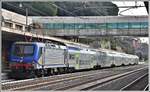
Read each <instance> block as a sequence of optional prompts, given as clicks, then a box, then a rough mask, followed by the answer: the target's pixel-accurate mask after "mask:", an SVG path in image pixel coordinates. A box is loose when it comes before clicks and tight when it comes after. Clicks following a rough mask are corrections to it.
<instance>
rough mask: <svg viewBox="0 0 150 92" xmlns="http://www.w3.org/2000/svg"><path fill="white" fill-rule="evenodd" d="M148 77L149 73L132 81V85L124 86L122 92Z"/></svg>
mask: <svg viewBox="0 0 150 92" xmlns="http://www.w3.org/2000/svg"><path fill="white" fill-rule="evenodd" d="M147 75H148V73H146V74H144V75H143V76H141V77H139V78H137V79H136V80H134V81H132V82H131V83H129V84H128V85H126V86H124V87H123V88H121V89H120V90H121V91H122V90H125V89H128V87H130V86H133V85H134V84H135V83H136V82H138V81H140V80H141V79H143V78H144V77H146V76H147Z"/></svg>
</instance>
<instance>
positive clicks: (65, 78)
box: [2, 66, 142, 90]
mask: <svg viewBox="0 0 150 92" xmlns="http://www.w3.org/2000/svg"><path fill="white" fill-rule="evenodd" d="M136 68H137V66H132V67H128V68H126V69H121V68H120V69H119V68H113V69H104V70H95V71H88V72H82V74H81V73H80V72H78V73H71V74H63V75H55V76H50V77H45V78H36V79H28V80H21V81H13V82H6V83H2V90H66V89H68V87H69V88H70V86H72V87H75V86H77V85H78V84H80V85H82V84H86V83H89V82H92V81H96V80H100V79H104V78H109V77H112V76H117V75H118V76H119V75H120V74H124V73H127V71H130V72H131V70H134V71H135V69H136ZM117 69H118V71H116V70H117ZM140 69H142V68H140ZM112 70H115V71H112ZM136 71H140V70H136ZM132 72H133V71H132ZM95 76H100V77H95ZM122 76H123V75H122ZM81 80H83V81H81ZM87 80H88V81H87ZM73 83H77V84H73ZM71 84H72V85H71ZM62 85H63V86H62ZM68 85H69V86H68Z"/></svg>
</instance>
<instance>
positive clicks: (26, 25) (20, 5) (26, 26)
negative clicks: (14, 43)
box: [19, 3, 28, 31]
mask: <svg viewBox="0 0 150 92" xmlns="http://www.w3.org/2000/svg"><path fill="white" fill-rule="evenodd" d="M19 7H20V8H22V7H23V5H22V3H20V4H19ZM25 12H26V24H25V30H27V31H28V8H26V9H25Z"/></svg>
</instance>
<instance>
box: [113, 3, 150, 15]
mask: <svg viewBox="0 0 150 92" xmlns="http://www.w3.org/2000/svg"><path fill="white" fill-rule="evenodd" d="M113 3H114V4H116V5H117V6H118V7H119V6H135V2H134V1H128V2H127V1H114V2H113ZM137 6H145V5H144V2H141V1H138V2H137ZM126 9H128V8H119V13H120V12H121V11H123V10H126ZM139 11H140V12H139ZM121 14H122V15H133V16H134V15H135V16H137V15H148V13H147V11H146V8H145V7H139V8H132V9H130V10H127V11H125V12H122V13H121Z"/></svg>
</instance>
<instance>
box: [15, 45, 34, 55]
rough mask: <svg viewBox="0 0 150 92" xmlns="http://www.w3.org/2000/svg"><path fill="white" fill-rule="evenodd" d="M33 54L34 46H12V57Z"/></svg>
mask: <svg viewBox="0 0 150 92" xmlns="http://www.w3.org/2000/svg"><path fill="white" fill-rule="evenodd" d="M33 54H34V46H33V45H29V44H28V45H27V44H26V45H23V44H16V45H15V46H14V50H13V55H14V56H21V57H23V56H33Z"/></svg>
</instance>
